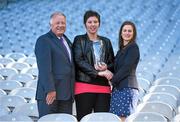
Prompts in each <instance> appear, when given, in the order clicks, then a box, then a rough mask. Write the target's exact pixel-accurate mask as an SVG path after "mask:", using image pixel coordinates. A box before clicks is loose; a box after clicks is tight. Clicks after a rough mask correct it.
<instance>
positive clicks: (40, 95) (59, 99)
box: [35, 12, 75, 117]
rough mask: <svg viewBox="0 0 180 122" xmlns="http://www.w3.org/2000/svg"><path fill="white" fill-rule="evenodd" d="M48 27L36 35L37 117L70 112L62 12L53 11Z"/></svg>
mask: <svg viewBox="0 0 180 122" xmlns="http://www.w3.org/2000/svg"><path fill="white" fill-rule="evenodd" d="M49 23H50V31H49V32H48V33H46V34H44V35H42V36H40V37H39V38H38V39H37V42H36V45H35V55H36V59H37V66H38V70H39V75H38V85H37V92H36V100H37V104H38V111H39V117H42V116H44V115H46V114H51V113H68V114H72V103H73V100H74V81H75V71H74V63H73V58H72V51H71V46H72V44H71V42H70V40H69V39H68V38H67V36H66V35H65V34H64V33H65V31H66V16H65V15H64V14H63V13H61V12H54V13H53V14H52V15H51V17H50V22H49Z"/></svg>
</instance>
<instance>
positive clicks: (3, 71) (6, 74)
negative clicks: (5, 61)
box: [0, 68, 18, 79]
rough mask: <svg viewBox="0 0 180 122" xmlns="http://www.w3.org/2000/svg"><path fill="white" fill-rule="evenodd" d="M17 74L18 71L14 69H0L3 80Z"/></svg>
mask: <svg viewBox="0 0 180 122" xmlns="http://www.w3.org/2000/svg"><path fill="white" fill-rule="evenodd" d="M14 74H18V71H17V70H16V69H14V68H2V69H0V75H2V76H3V77H4V78H5V79H6V78H7V77H9V76H11V75H14Z"/></svg>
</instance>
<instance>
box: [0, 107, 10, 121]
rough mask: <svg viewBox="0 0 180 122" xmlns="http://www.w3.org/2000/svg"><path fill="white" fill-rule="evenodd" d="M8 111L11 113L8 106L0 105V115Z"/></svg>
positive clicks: (6, 113)
mask: <svg viewBox="0 0 180 122" xmlns="http://www.w3.org/2000/svg"><path fill="white" fill-rule="evenodd" d="M10 113H11V111H10V109H9V108H8V107H6V106H3V105H0V117H1V116H3V115H8V114H10ZM0 121H1V119H0Z"/></svg>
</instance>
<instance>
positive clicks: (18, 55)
mask: <svg viewBox="0 0 180 122" xmlns="http://www.w3.org/2000/svg"><path fill="white" fill-rule="evenodd" d="M5 57H7V58H9V57H10V58H12V59H14V60H15V61H17V60H18V59H20V58H23V57H26V56H25V55H24V54H23V53H9V54H7V55H5Z"/></svg>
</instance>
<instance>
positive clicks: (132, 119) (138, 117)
mask: <svg viewBox="0 0 180 122" xmlns="http://www.w3.org/2000/svg"><path fill="white" fill-rule="evenodd" d="M125 122H168V120H167V119H166V118H165V117H164V116H163V115H162V114H159V113H157V112H137V113H134V114H131V115H130V116H128V117H127V119H126V121H125Z"/></svg>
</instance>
